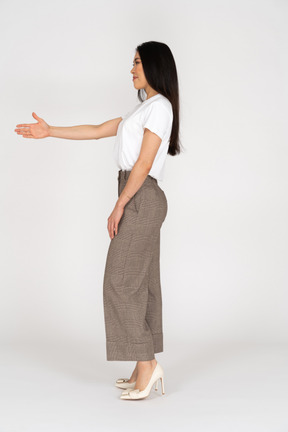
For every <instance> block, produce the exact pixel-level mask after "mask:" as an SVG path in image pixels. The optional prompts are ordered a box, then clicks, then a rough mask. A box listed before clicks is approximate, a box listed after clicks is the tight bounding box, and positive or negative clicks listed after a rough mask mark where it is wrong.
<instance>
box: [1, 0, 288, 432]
mask: <svg viewBox="0 0 288 432" xmlns="http://www.w3.org/2000/svg"><path fill="white" fill-rule="evenodd" d="M287 13H288V3H287V1H284V0H282V1H281V0H274V1H272V0H270V1H267V0H264V1H260V0H252V1H251V0H249V1H248V0H242V1H228V0H226V1H225V0H223V1H218V0H217V1H212V0H210V1H208V0H204V1H201V2H200V1H193V0H189V1H184V0H180V1H177V2H171V3H169V4H168V3H167V1H164V0H163V1H155V0H154V1H150V0H146V1H145V2H141V3H137V2H136V3H135V2H134V1H132V0H131V1H130V0H125V1H119V2H118V1H110V2H107V3H104V2H103V3H102V2H99V1H92V0H84V1H83V0H81V1H72V2H69V3H68V2H66V1H63V0H58V1H50V2H44V1H39V0H38V1H31V0H29V1H25V2H20V1H10V0H9V1H7V0H6V1H3V0H2V1H1V5H0V16H1V18H0V28H1V30H0V31H1V39H0V44H1V68H0V74H1V80H0V90H1V99H0V116H1V117H0V118H1V141H0V145H1V150H0V151H1V155H0V164H1V166H0V175H1V182H0V193H1V243H0V244H1V275H0V278H1V279H0V284H1V299H0V323H1V325H0V343H2V345H3V347H4V346H7V345H9V344H15V346H16V345H17V343H21V344H23V343H24V344H26V343H32V344H35V345H37V344H38V343H39V344H40V343H41V344H44V345H45V344H48V343H59V344H62V343H63V344H65V343H71V344H72V345H73V344H75V346H77V344H83V343H84V344H86V343H87V344H90V346H93V347H95V349H96V350H97V358H98V361H100V362H102V366H103V368H104V370H105V359H106V352H105V330H104V315H103V303H102V302H103V297H102V289H103V274H104V266H105V260H106V255H107V251H108V246H109V242H110V238H109V234H108V231H107V218H108V216H109V215H110V213H111V212H112V210H113V207H114V205H115V203H116V200H117V186H118V185H117V176H118V168H117V166H116V164H115V162H114V160H113V156H112V148H113V144H114V139H115V138H114V137H111V138H105V139H101V140H99V141H96V140H90V141H73V140H63V139H57V138H46V139H42V140H34V139H26V138H23V137H22V136H20V135H17V134H16V132H14V129H15V127H16V125H17V124H19V123H34V122H35V120H34V118H33V117H32V112H33V111H34V112H36V114H37V115H38V116H39V117H41V118H43V119H44V120H45V121H46V122H47V123H48V124H50V125H53V126H74V125H80V124H100V123H102V122H104V121H106V120H109V119H112V118H116V117H119V116H121V115H123V114H125V113H126V112H127V111H129V110H130V109H132V108H133V107H134V106H135V105H136V104H137V103H138V102H139V101H138V99H137V90H135V89H134V86H133V82H132V74H131V73H130V70H131V68H132V61H133V57H134V53H135V48H136V46H137V45H138V44H140V43H142V42H144V41H149V40H156V41H160V42H165V43H167V44H168V46H169V47H170V49H171V50H172V53H173V55H174V58H175V61H176V65H177V70H178V77H179V86H180V121H181V124H180V139H181V142H182V145H183V147H184V151H183V152H182V153H181V155H180V156H175V157H172V156H169V155H168V156H167V163H166V168H165V178H164V181H163V182H159V185H160V187H161V188H162V189H163V190H164V191H165V194H166V197H167V199H168V213H167V217H166V220H165V222H164V224H163V226H162V229H161V283H162V296H163V326H164V352H163V353H161V354H160V355H159V358H160V359H163V362H165V360H164V359H165V350H166V347H167V355H168V353H169V352H174V355H175V353H176V359H175V367H176V368H177V367H179V364H180V363H181V359H184V357H183V351H182V352H181V349H179V348H178V347H181V346H182V347H183V349H186V350H187V348H188V347H189V346H190V347H191V348H192V347H193V346H194V345H195V344H197V343H207V344H208V346H209V344H214V345H215V344H216V345H217V344H218V343H219V344H223V343H233V344H235V343H236V344H237V343H239V344H242V343H249V344H252V345H253V344H263V343H269V344H272V345H275V344H276V345H277V344H279V346H283V344H287V342H288V333H287V328H288V315H287V304H288V294H287V284H288V275H287V258H288V246H287V245H288V232H287V217H288V198H287V180H288V178H287V177H288V175H287V156H288V151H287V114H288V110H287V97H288V91H287V76H288V70H287V69H288V68H287V48H288V47H287V41H288V39H287V33H288V32H287V15H288V14H287ZM174 344H175V345H174ZM211 346H212V345H211ZM239 346H240V345H239ZM173 347H177V352H176V348H175V349H173ZM179 362H180V363H179ZM110 365H111V364H110ZM113 366H114V365H113ZM106 367H109V366H108V365H106ZM131 371H132V370H131ZM118 374H121V373H120V370H119V372H118ZM174 374H175V375H177V371H176V370H175V371H174ZM122 375H123V373H122ZM184 379H185V378H184ZM119 403H120V402H119ZM121 403H123V401H121ZM124 403H126V402H124ZM122 406H123V405H122ZM126 406H127V405H126ZM212 424H214V427H215V428H214V429H211V430H213V432H214V431H215V430H216V426H215V422H214V423H213V422H212ZM38 426H39V425H38ZM54 426H55V425H54ZM126 426H127V425H126ZM222 426H223V425H222ZM27 427H28V426H27ZM7 430H9V429H7ZM17 430H18V429H17ZM19 430H20V429H19ZM23 430H24V429H23ZM25 430H26V429H25ZM28 430H29V431H30V430H32V428H31V429H27V431H28ZM39 430H42V429H41V428H40V429H39V427H38V429H37V431H38V432H39ZM43 430H46V429H43ZM47 430H50V429H49V428H48V429H47ZM51 430H52V429H51ZM54 430H56V427H54V429H53V431H54ZM57 430H58V429H57ZM59 430H64V429H59ZM65 430H66V429H65ZM71 430H72V429H71V428H70V429H69V431H71ZM73 430H74V429H73ZM75 430H76V429H75ZM87 430H88V429H87ZM91 430H92V429H91ZM200 430H202V429H201V428H198V430H197V432H198V431H200ZM203 430H204V429H203ZM205 430H206V429H205ZM223 430H224V429H223V428H222V431H223ZM251 430H253V429H251ZM256 430H258V429H257V428H254V431H256ZM259 430H260V429H259ZM263 430H264V429H263V428H262V431H263ZM265 430H266V429H265ZM273 430H274V431H275V430H278V429H273ZM279 430H280V429H279ZM281 430H282V429H281ZM283 430H284V429H283ZM82 431H83V430H82ZM234 431H236V429H235V428H234ZM1 432H2V431H1ZM5 432H6V430H5Z"/></svg>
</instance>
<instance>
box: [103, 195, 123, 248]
mask: <svg viewBox="0 0 288 432" xmlns="http://www.w3.org/2000/svg"><path fill="white" fill-rule="evenodd" d="M123 213H124V207H123V206H122V205H120V204H117V203H116V205H115V207H114V209H113V211H112V213H111V215H110V216H109V218H108V224H107V229H108V232H109V236H110V239H111V240H112V239H113V238H114V232H115V235H117V233H118V224H119V222H120V219H121V217H122V216H123Z"/></svg>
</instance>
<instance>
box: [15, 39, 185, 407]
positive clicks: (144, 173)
mask: <svg viewBox="0 0 288 432" xmlns="http://www.w3.org/2000/svg"><path fill="white" fill-rule="evenodd" d="M135 51H136V52H135V56H134V59H133V68H132V69H131V71H130V72H131V73H132V75H133V84H134V88H135V89H137V90H138V99H139V100H140V103H138V104H137V105H136V106H135V107H134V109H132V110H131V111H129V112H128V113H126V114H125V115H124V116H123V117H118V118H115V119H112V120H108V121H106V122H104V123H102V124H100V125H81V126H73V127H53V126H49V125H48V124H47V123H46V122H45V121H44V120H43V119H41V118H39V117H38V116H37V115H36V114H35V113H33V117H34V118H35V119H36V120H37V121H38V123H36V124H19V125H17V126H16V129H15V131H16V132H17V133H18V134H19V135H22V136H23V137H25V138H44V137H57V138H67V139H81V140H83V139H100V138H104V137H110V136H116V139H115V144H114V158H115V162H116V164H117V166H118V168H119V171H118V200H117V202H116V204H115V207H114V209H113V211H112V213H111V214H110V216H109V217H108V224H107V229H108V233H109V236H110V239H111V241H110V245H109V249H108V254H107V259H106V266H105V272H104V278H103V306H104V318H105V332H106V355H107V360H122V361H123V360H124V361H131V360H133V361H134V360H135V361H137V363H136V366H135V369H134V371H133V373H132V375H131V377H130V379H128V378H120V379H118V380H117V381H116V386H117V387H119V388H121V389H125V390H126V391H123V392H122V395H121V399H130V400H131V399H143V398H145V397H147V396H148V395H149V393H150V390H151V388H152V386H153V384H154V383H155V384H156V385H155V389H157V384H158V380H159V379H161V384H162V393H163V394H164V382H163V376H164V372H163V369H162V367H161V366H160V364H159V363H158V362H157V361H156V359H155V355H154V354H155V353H159V352H163V328H162V297H161V284H160V228H161V226H162V223H163V222H164V220H165V218H166V215H167V208H168V207H167V199H166V196H165V193H164V191H163V190H162V189H161V188H160V187H159V185H158V180H163V174H164V166H165V161H166V156H167V154H170V155H171V156H175V155H176V154H179V153H180V141H179V89H178V76H177V69H176V65H175V61H174V58H173V55H172V52H171V50H170V48H169V47H168V46H167V45H166V44H164V43H161V42H155V41H150V42H144V43H142V44H141V45H138V46H137V48H136V50H135ZM143 93H144V96H146V98H145V97H144V98H143Z"/></svg>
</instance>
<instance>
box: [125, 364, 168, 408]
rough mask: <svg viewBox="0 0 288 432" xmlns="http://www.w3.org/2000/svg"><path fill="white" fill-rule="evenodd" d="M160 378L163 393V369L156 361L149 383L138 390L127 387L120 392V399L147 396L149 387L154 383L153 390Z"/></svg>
mask: <svg viewBox="0 0 288 432" xmlns="http://www.w3.org/2000/svg"><path fill="white" fill-rule="evenodd" d="M159 378H160V379H161V386H162V394H165V391H164V371H163V369H162V367H161V366H160V364H159V363H157V365H156V367H155V369H154V371H153V373H152V376H151V378H150V381H149V383H148V384H147V386H146V387H145V389H144V390H142V391H140V390H139V389H135V388H134V389H127V390H126V391H124V392H122V394H121V396H120V399H130V400H131V399H133V400H136V399H144V398H146V397H147V396H149V394H150V391H151V388H152V386H153V384H154V383H155V390H157V389H158V380H159Z"/></svg>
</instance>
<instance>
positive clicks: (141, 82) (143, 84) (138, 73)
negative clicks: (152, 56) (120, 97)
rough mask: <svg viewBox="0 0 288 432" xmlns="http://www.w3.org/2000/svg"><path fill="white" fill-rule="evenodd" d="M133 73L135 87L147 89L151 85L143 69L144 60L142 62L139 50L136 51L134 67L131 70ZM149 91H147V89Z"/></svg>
mask: <svg viewBox="0 0 288 432" xmlns="http://www.w3.org/2000/svg"><path fill="white" fill-rule="evenodd" d="M130 72H131V73H132V75H133V78H132V79H133V84H134V88H136V89H137V90H138V89H141V88H144V89H145V91H146V88H147V87H148V88H149V87H150V86H149V85H148V83H147V81H146V78H145V74H144V71H143V66H142V62H141V58H140V55H139V53H138V51H137V52H136V54H135V56H134V59H133V68H132V69H131V71H130ZM146 93H147V91H146Z"/></svg>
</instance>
